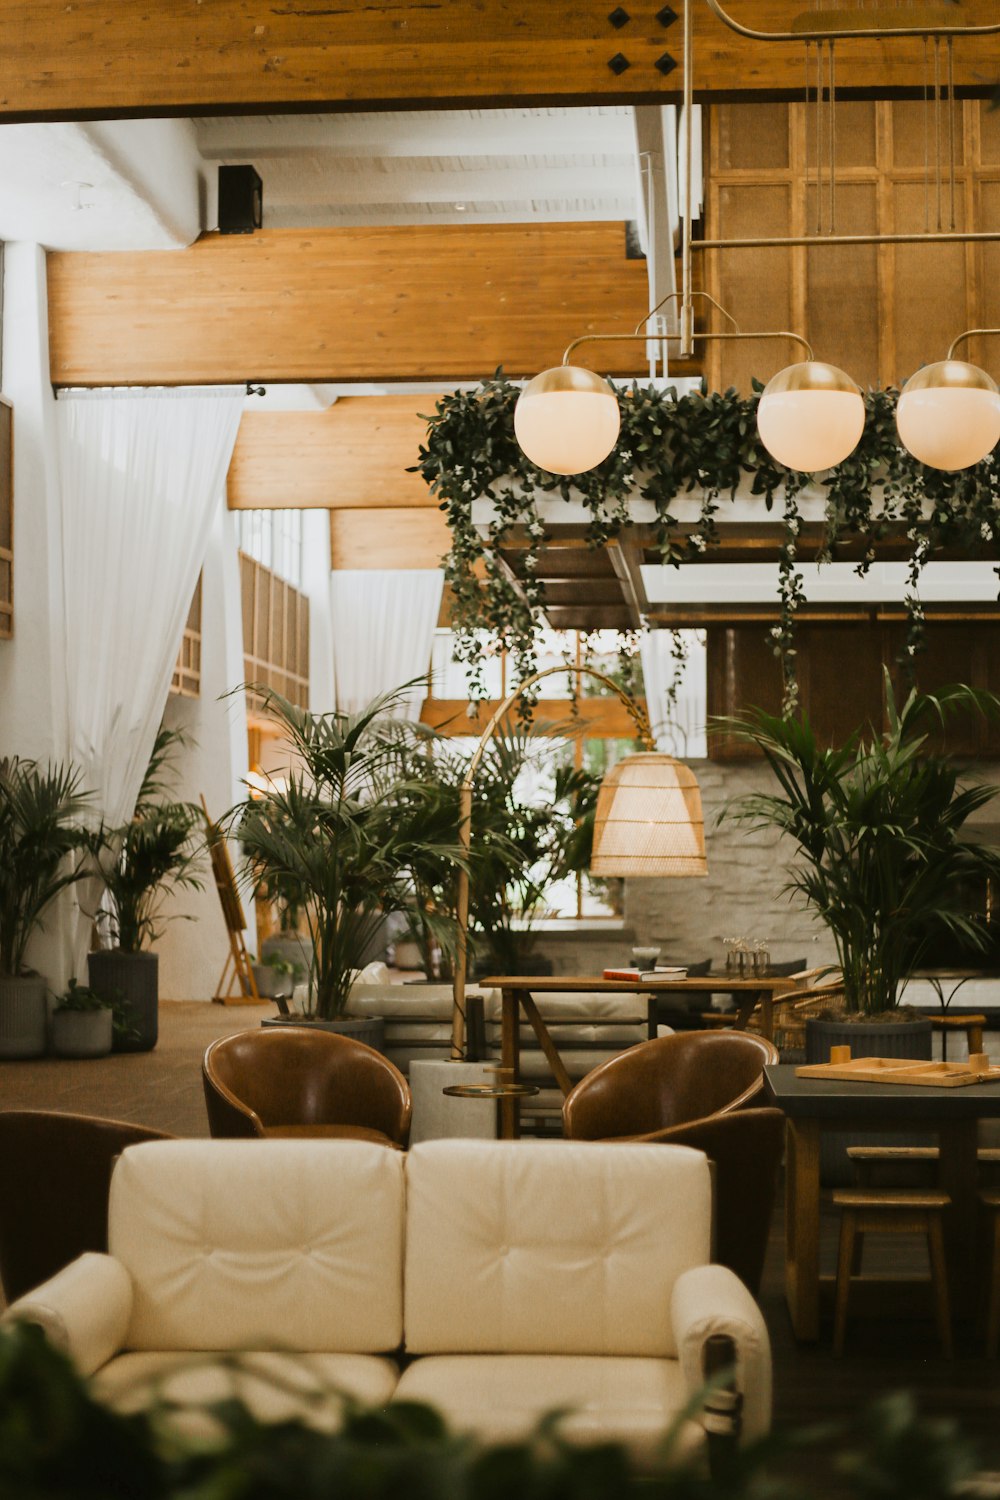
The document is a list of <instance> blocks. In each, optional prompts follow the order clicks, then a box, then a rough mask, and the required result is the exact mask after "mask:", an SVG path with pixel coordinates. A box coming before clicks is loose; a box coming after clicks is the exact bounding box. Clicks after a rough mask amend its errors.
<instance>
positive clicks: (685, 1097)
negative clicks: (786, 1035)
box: [563, 1031, 785, 1295]
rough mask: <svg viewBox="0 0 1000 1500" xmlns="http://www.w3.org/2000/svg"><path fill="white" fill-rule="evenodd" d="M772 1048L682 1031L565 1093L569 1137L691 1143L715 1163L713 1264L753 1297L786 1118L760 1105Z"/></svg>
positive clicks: (726, 1035)
mask: <svg viewBox="0 0 1000 1500" xmlns="http://www.w3.org/2000/svg"><path fill="white" fill-rule="evenodd" d="M777 1061H778V1049H777V1048H776V1047H775V1046H774V1044H773V1042H769V1041H767V1040H766V1039H765V1038H764V1037H760V1036H754V1035H752V1034H750V1033H748V1032H736V1031H728V1032H698V1031H692V1032H684V1033H682V1034H680V1035H677V1036H665V1037H659V1038H657V1039H656V1040H655V1041H651V1042H643V1043H642V1044H641V1045H639V1046H638V1047H631V1048H630V1049H629V1050H628V1051H627V1052H622V1053H621V1054H620V1055H619V1056H618V1057H614V1058H612V1059H611V1060H610V1061H609V1062H606V1063H604V1064H603V1065H602V1066H601V1067H599V1068H595V1069H594V1071H593V1072H592V1073H588V1074H587V1076H586V1078H583V1079H581V1081H580V1082H579V1083H578V1084H577V1086H576V1088H575V1089H573V1091H572V1092H571V1093H570V1094H568V1095H567V1097H566V1100H565V1102H564V1104H563V1129H564V1133H565V1135H567V1136H568V1137H570V1138H571V1139H574V1140H628V1141H636V1140H639V1141H649V1142H651V1143H654V1144H670V1145H678V1146H694V1147H695V1148H697V1149H698V1150H699V1151H704V1152H705V1154H706V1155H707V1156H708V1157H709V1158H710V1159H711V1160H712V1161H713V1162H714V1163H715V1259H716V1260H717V1261H718V1262H719V1263H720V1264H721V1265H724V1266H728V1267H729V1268H730V1269H731V1270H732V1271H735V1272H736V1274H737V1276H739V1277H740V1278H741V1279H742V1280H743V1281H744V1282H745V1283H746V1285H747V1286H748V1287H749V1289H750V1291H751V1292H753V1293H754V1294H755V1295H756V1293H757V1290H758V1288H759V1286H760V1277H761V1272H762V1270H763V1266H764V1256H765V1254H766V1252H767V1237H768V1231H769V1228H770V1222H771V1213H772V1210H773V1207H774V1193H775V1186H776V1183H777V1175H778V1167H779V1166H780V1163H781V1154H782V1149H783V1145H784V1124H785V1117H784V1115H783V1114H782V1112H781V1110H779V1109H765V1108H761V1107H760V1105H761V1102H762V1100H763V1097H764V1093H763V1090H764V1077H763V1070H764V1068H765V1066H766V1065H767V1064H769V1063H775V1062H777Z"/></svg>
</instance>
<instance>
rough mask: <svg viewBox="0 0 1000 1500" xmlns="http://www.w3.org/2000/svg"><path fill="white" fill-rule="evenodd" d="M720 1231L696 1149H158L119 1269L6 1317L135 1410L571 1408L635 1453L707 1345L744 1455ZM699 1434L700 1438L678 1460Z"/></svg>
mask: <svg viewBox="0 0 1000 1500" xmlns="http://www.w3.org/2000/svg"><path fill="white" fill-rule="evenodd" d="M710 1221H711V1187H710V1180H709V1170H708V1164H707V1161H706V1158H705V1157H704V1156H703V1155H702V1154H701V1153H700V1152H697V1151H692V1150H689V1149H688V1148H686V1147H662V1148H661V1149H659V1150H655V1151H651V1150H650V1149H649V1148H648V1147H645V1146H641V1145H639V1146H633V1145H627V1144H618V1145H616V1144H606V1143H591V1142H551V1143H550V1142H538V1143H535V1142H525V1143H521V1142H492V1141H466V1140H444V1141H432V1142H427V1143H425V1144H423V1145H420V1146H417V1147H416V1148H414V1150H413V1151H411V1152H410V1153H409V1156H408V1157H407V1156H403V1155H402V1154H401V1153H398V1152H394V1151H385V1150H383V1149H381V1148H379V1147H378V1146H374V1145H369V1144H367V1143H364V1142H354V1141H329V1142H315V1141H163V1142H153V1143H150V1144H144V1145H139V1146H134V1147H130V1148H129V1149H128V1150H126V1151H125V1152H124V1154H123V1156H122V1157H121V1159H120V1161H119V1162H118V1164H117V1166H116V1168H115V1171H114V1176H113V1179H112V1185H111V1201H110V1212H109V1245H110V1253H109V1254H108V1255H93V1254H90V1255H84V1256H82V1257H81V1258H80V1259H79V1260H77V1261H75V1262H74V1263H73V1264H72V1265H71V1266H69V1267H67V1268H66V1269H65V1270H64V1271H62V1272H60V1273H59V1274H58V1275H57V1276H55V1277H54V1278H52V1280H50V1281H49V1282H47V1283H45V1284H44V1285H43V1286H41V1287H39V1288H38V1289H37V1290H36V1291H34V1292H32V1293H30V1294H29V1295H28V1296H26V1297H24V1298H22V1299H21V1300H20V1301H18V1302H16V1303H14V1304H13V1305H12V1306H11V1307H10V1308H9V1309H8V1310H7V1312H6V1313H5V1315H4V1317H5V1319H12V1318H14V1319H16V1318H20V1319H27V1320H29V1321H32V1322H36V1323H39V1324H41V1326H42V1327H43V1329H44V1330H45V1331H46V1333H47V1335H48V1337H49V1338H50V1340H51V1341H52V1342H53V1343H55V1344H56V1345H58V1346H59V1347H60V1348H62V1349H64V1350H65V1351H67V1352H68V1353H69V1355H70V1356H71V1358H72V1359H73V1360H74V1362H75V1364H76V1365H77V1367H78V1369H79V1370H80V1371H81V1372H82V1373H84V1374H86V1375H89V1376H92V1377H93V1383H94V1386H95V1388H96V1390H97V1391H98V1393H99V1394H101V1395H103V1396H104V1397H106V1398H107V1399H108V1400H109V1401H110V1402H112V1403H114V1404H116V1405H119V1406H123V1407H126V1408H129V1407H131V1408H134V1407H136V1406H138V1405H142V1404H145V1403H147V1402H149V1401H150V1400H151V1399H152V1398H153V1397H154V1396H155V1395H156V1394H158V1393H159V1394H162V1395H165V1396H166V1397H167V1398H169V1399H170V1400H171V1401H173V1402H175V1403H178V1404H179V1405H180V1406H181V1407H182V1408H183V1407H193V1408H195V1409H197V1408H199V1407H200V1406H201V1405H202V1404H203V1403H205V1402H206V1401H208V1400H211V1399H216V1398H218V1397H219V1396H220V1395H222V1394H223V1393H224V1392H226V1391H227V1390H228V1389H230V1388H232V1387H235V1389H236V1391H237V1393H238V1394H240V1395H241V1396H243V1397H244V1399H246V1400H247V1401H248V1403H249V1404H250V1405H251V1407H252V1408H253V1409H254V1410H256V1411H257V1412H258V1414H260V1415H261V1416H263V1417H265V1418H268V1419H270V1418H283V1417H286V1416H287V1415H289V1413H290V1412H294V1411H300V1412H305V1413H307V1414H308V1417H309V1420H311V1421H314V1422H316V1423H318V1424H320V1425H333V1424H335V1423H336V1421H337V1418H338V1411H339V1399H340V1398H339V1394H338V1393H347V1394H349V1395H350V1396H352V1397H355V1398H357V1399H360V1400H361V1401H363V1402H366V1403H374V1404H382V1403H385V1402H388V1401H391V1400H392V1399H394V1398H398V1399H403V1398H405V1399H413V1400H423V1401H428V1402H431V1403H432V1404H433V1405H434V1406H436V1407H437V1408H439V1409H440V1410H441V1411H442V1412H443V1413H444V1414H445V1416H446V1417H447V1418H448V1419H449V1421H450V1422H451V1423H452V1424H453V1425H454V1426H455V1427H456V1428H458V1429H460V1430H464V1431H471V1432H473V1433H475V1434H476V1435H478V1436H479V1437H480V1438H481V1439H484V1440H499V1439H506V1438H510V1437H513V1436H517V1435H523V1434H525V1433H526V1432H528V1431H530V1430H531V1429H532V1427H533V1426H534V1425H535V1423H536V1422H537V1421H538V1419H539V1418H540V1417H541V1416H542V1415H543V1414H544V1413H545V1412H547V1411H550V1410H552V1409H553V1408H568V1409H569V1413H570V1414H569V1415H568V1416H567V1418H566V1420H565V1428H564V1430H565V1431H566V1433H567V1434H568V1435H570V1436H572V1437H573V1438H574V1439H578V1440H580V1441H596V1440H606V1439H617V1440H620V1441H623V1442H626V1443H628V1444H629V1445H630V1446H631V1447H632V1448H633V1450H635V1451H636V1452H637V1453H639V1454H643V1455H645V1454H648V1453H649V1451H650V1449H651V1447H653V1446H654V1445H655V1444H656V1443H657V1442H658V1440H659V1438H660V1437H661V1435H662V1433H663V1431H664V1429H665V1428H666V1427H667V1426H668V1425H669V1424H670V1422H671V1421H672V1420H673V1419H674V1417H675V1416H676V1415H677V1414H678V1413H679V1412H681V1411H682V1410H683V1408H684V1407H685V1406H687V1404H688V1403H689V1401H690V1400H691V1397H692V1395H693V1394H694V1393H695V1392H697V1391H698V1390H699V1388H700V1386H701V1384H702V1354H703V1349H704V1346H705V1341H706V1339H707V1338H708V1337H709V1335H711V1334H714V1333H725V1334H728V1335H730V1336H731V1337H732V1338H733V1339H734V1341H735V1346H736V1350H737V1378H738V1384H739V1387H740V1389H741V1391H742V1393H743V1397H744V1437H745V1438H753V1437H757V1436H759V1435H761V1434H762V1433H764V1432H766V1431H767V1429H768V1425H769V1421H770V1405H771V1365H770V1351H769V1346H768V1338H767V1332H766V1329H765V1326H764V1323H763V1320H762V1318H761V1315H760V1312H759V1310H758V1308H757V1306H756V1304H755V1303H754V1301H753V1299H752V1298H751V1297H750V1295H749V1293H748V1292H747V1291H746V1289H745V1288H744V1287H743V1285H742V1284H741V1283H740V1282H739V1281H738V1280H737V1278H736V1277H735V1276H733V1275H732V1273H731V1272H729V1271H727V1270H725V1269H723V1268H722V1267H720V1266H713V1265H709V1264H708V1258H709V1240H710ZM237 1353H238V1355H239V1360H238V1369H237V1372H236V1373H234V1371H233V1369H232V1368H231V1364H232V1360H231V1356H233V1355H235V1354H237ZM702 1441H703V1433H702V1430H701V1427H700V1424H699V1423H698V1422H697V1421H693V1420H691V1421H688V1422H687V1423H686V1424H685V1427H684V1429H683V1433H682V1446H683V1448H684V1449H685V1450H686V1451H690V1450H691V1449H692V1448H695V1449H696V1448H697V1447H698V1446H699V1445H700V1444H701V1442H702Z"/></svg>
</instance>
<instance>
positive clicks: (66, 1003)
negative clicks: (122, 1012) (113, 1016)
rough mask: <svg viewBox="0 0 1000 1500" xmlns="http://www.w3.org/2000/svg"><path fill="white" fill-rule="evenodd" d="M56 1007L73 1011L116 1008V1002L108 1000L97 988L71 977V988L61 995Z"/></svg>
mask: <svg viewBox="0 0 1000 1500" xmlns="http://www.w3.org/2000/svg"><path fill="white" fill-rule="evenodd" d="M55 1008H56V1010H73V1011H94V1010H114V1008H115V1002H114V1001H113V1000H108V999H107V998H106V997H105V996H104V995H99V994H98V993H97V991H96V990H92V989H90V988H89V987H88V986H87V985H85V984H78V983H77V982H76V980H75V979H71V980H70V982H69V989H68V990H67V991H66V993H65V995H60V996H59V999H58V1000H57V1001H56V1006H55Z"/></svg>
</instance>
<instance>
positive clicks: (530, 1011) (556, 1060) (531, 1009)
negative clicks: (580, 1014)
mask: <svg viewBox="0 0 1000 1500" xmlns="http://www.w3.org/2000/svg"><path fill="white" fill-rule="evenodd" d="M521 1008H522V1010H523V1011H524V1014H525V1015H526V1016H527V1018H528V1020H529V1021H530V1022H531V1029H532V1031H533V1032H534V1033H535V1036H536V1037H537V1038H538V1045H539V1046H540V1047H541V1049H542V1051H543V1052H544V1053H545V1060H546V1062H547V1063H548V1065H549V1067H550V1068H551V1069H552V1073H553V1076H554V1078H555V1080H556V1083H557V1084H558V1085H559V1087H560V1089H562V1092H563V1097H564V1098H565V1096H566V1095H567V1094H568V1093H569V1091H570V1089H571V1088H572V1087H573V1080H572V1078H570V1076H569V1074H568V1073H567V1072H566V1067H565V1064H564V1063H563V1060H562V1058H561V1057H560V1056H559V1053H558V1052H557V1051H556V1045H555V1042H553V1040H552V1038H551V1037H550V1036H549V1032H548V1027H547V1026H546V1025H545V1022H544V1021H543V1020H542V1018H541V1016H540V1015H539V1012H538V1006H537V1005H536V1004H535V1002H534V999H533V997H532V996H531V995H529V994H528V992H527V990H525V991H523V992H522V994H521Z"/></svg>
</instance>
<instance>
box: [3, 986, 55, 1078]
mask: <svg viewBox="0 0 1000 1500" xmlns="http://www.w3.org/2000/svg"><path fill="white" fill-rule="evenodd" d="M46 989H47V987H46V984H45V980H44V979H43V978H42V976H41V975H40V974H27V975H12V974H0V1058H16V1057H43V1056H44V1054H45V1031H46V1020H47V1013H48V1005H47V1001H46Z"/></svg>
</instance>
